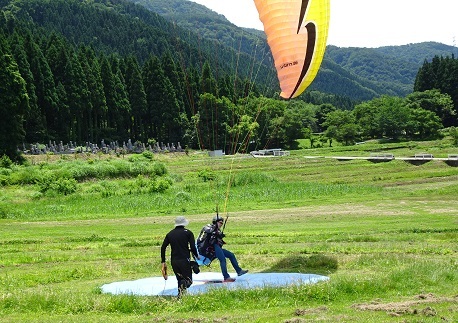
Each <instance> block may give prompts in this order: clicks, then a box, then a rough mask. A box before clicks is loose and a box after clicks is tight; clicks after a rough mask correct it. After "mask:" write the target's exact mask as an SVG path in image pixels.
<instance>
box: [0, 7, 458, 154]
mask: <svg viewBox="0 0 458 323" xmlns="http://www.w3.org/2000/svg"><path fill="white" fill-rule="evenodd" d="M3 18H5V17H3ZM8 21H9V20H8V19H2V17H1V15H0V22H1V23H2V24H0V26H3V28H0V67H1V69H0V82H1V83H0V113H2V116H3V117H2V118H0V155H3V154H6V155H8V156H11V157H12V158H14V159H16V157H17V148H18V147H21V146H22V144H23V143H36V142H40V143H46V142H48V141H50V140H51V141H63V142H69V141H72V142H74V143H76V144H80V145H82V144H84V143H85V142H100V141H101V140H102V139H104V141H105V142H107V143H108V142H111V141H126V140H127V139H131V140H132V141H133V142H135V141H140V142H143V143H146V142H151V141H157V142H164V143H167V142H168V143H175V142H180V143H181V145H182V147H185V146H188V147H189V148H198V149H210V150H212V149H224V150H225V151H226V152H227V153H234V152H236V151H245V150H250V149H257V148H265V147H290V148H291V147H293V146H294V143H295V140H296V139H298V138H304V137H305V138H310V139H311V142H312V145H317V144H318V142H323V143H324V142H325V141H331V140H333V139H335V140H337V141H339V142H343V143H345V144H351V143H353V142H355V141H360V140H365V139H368V138H379V137H383V136H387V137H392V138H409V139H427V138H436V137H438V136H440V133H439V130H440V129H442V128H443V127H451V126H457V117H456V110H457V109H456V107H457V102H458V96H457V91H458V86H457V84H458V81H457V77H458V72H457V71H458V60H456V59H454V57H452V58H449V57H447V58H438V57H436V58H434V59H433V61H432V62H431V63H428V62H425V63H424V66H423V67H422V68H421V69H420V71H419V73H418V75H417V79H416V82H415V88H416V90H417V91H416V92H414V93H413V94H411V95H409V96H408V97H406V98H404V99H402V98H397V97H388V96H385V97H381V98H377V99H374V100H372V101H368V102H364V103H361V104H359V105H356V106H355V107H354V108H353V109H351V110H339V109H337V108H336V107H335V106H333V105H330V104H319V103H318V102H319V101H320V99H319V98H320V96H321V95H322V94H318V95H315V96H314V95H313V94H312V93H307V94H306V95H304V99H307V100H308V101H309V102H315V104H312V103H306V102H304V101H303V100H292V101H281V100H277V99H271V98H267V97H263V96H261V95H260V93H259V91H258V90H257V88H256V86H255V84H253V83H251V82H249V81H248V80H246V79H245V80H242V79H240V78H238V77H236V76H233V75H232V74H233V72H231V71H223V72H222V71H220V70H215V68H214V67H213V68H212V66H211V64H210V63H209V62H208V61H205V62H204V63H202V66H199V67H197V68H196V67H195V66H185V64H183V61H177V59H176V57H177V55H172V53H170V51H165V53H164V54H163V55H161V56H160V57H159V56H154V55H150V56H149V57H148V58H147V59H146V60H145V61H144V62H139V61H138V58H137V56H135V55H134V54H128V55H125V56H121V55H119V54H116V53H110V54H106V53H104V52H97V51H96V50H95V49H94V48H93V47H91V46H88V45H72V44H71V43H70V42H69V41H67V40H66V39H65V38H64V37H62V36H60V35H58V34H56V33H38V32H32V31H31V29H27V28H24V27H23V26H19V25H18V26H10V25H8ZM196 55H198V53H196ZM178 57H179V55H178ZM215 75H217V76H218V77H215ZM437 89H438V90H437ZM314 98H315V100H314ZM316 98H318V99H316ZM317 133H320V134H321V135H320V136H317V135H316V134H317Z"/></svg>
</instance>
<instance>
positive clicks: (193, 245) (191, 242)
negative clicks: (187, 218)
mask: <svg viewBox="0 0 458 323" xmlns="http://www.w3.org/2000/svg"><path fill="white" fill-rule="evenodd" d="M188 232H189V235H188V243H189V247H190V249H191V253H192V254H193V255H194V257H195V258H196V259H199V253H198V252H197V248H196V243H195V242H196V240H195V239H194V233H192V231H190V230H188Z"/></svg>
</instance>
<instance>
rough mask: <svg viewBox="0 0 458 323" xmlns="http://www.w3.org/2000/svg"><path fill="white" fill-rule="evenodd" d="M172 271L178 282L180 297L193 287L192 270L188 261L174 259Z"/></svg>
mask: <svg viewBox="0 0 458 323" xmlns="http://www.w3.org/2000/svg"><path fill="white" fill-rule="evenodd" d="M171 262H172V269H173V272H174V273H175V277H176V278H177V282H178V296H181V294H182V293H183V292H184V291H185V290H186V289H187V288H189V287H190V286H191V285H192V270H191V265H190V263H189V260H188V259H172V261H171Z"/></svg>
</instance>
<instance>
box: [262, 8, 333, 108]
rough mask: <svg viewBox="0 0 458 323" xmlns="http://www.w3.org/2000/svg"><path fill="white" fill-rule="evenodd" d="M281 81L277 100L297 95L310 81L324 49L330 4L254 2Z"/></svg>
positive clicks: (320, 60) (317, 67) (319, 63)
mask: <svg viewBox="0 0 458 323" xmlns="http://www.w3.org/2000/svg"><path fill="white" fill-rule="evenodd" d="M254 2H255V4H256V8H257V9H258V12H259V18H260V19H261V21H262V23H263V25H264V31H265V33H266V35H267V42H268V43H269V46H270V50H271V52H272V56H273V58H274V61H275V68H276V69H277V75H278V80H279V81H280V87H281V93H280V96H281V97H283V98H285V99H291V98H295V97H297V96H298V95H300V94H301V93H302V92H303V91H304V90H305V89H306V88H307V87H308V86H309V85H310V84H311V83H312V81H313V79H314V78H315V76H316V74H317V73H318V70H319V68H320V65H321V62H322V60H323V56H324V52H325V49H326V41H327V38H328V29H329V15H330V0H254Z"/></svg>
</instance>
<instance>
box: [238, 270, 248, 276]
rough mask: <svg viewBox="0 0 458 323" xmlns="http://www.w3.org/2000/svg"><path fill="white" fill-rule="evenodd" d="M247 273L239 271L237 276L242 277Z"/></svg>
mask: <svg viewBox="0 0 458 323" xmlns="http://www.w3.org/2000/svg"><path fill="white" fill-rule="evenodd" d="M247 272H248V270H241V271H239V272H238V273H237V276H242V275H245V274H246V273H247Z"/></svg>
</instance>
